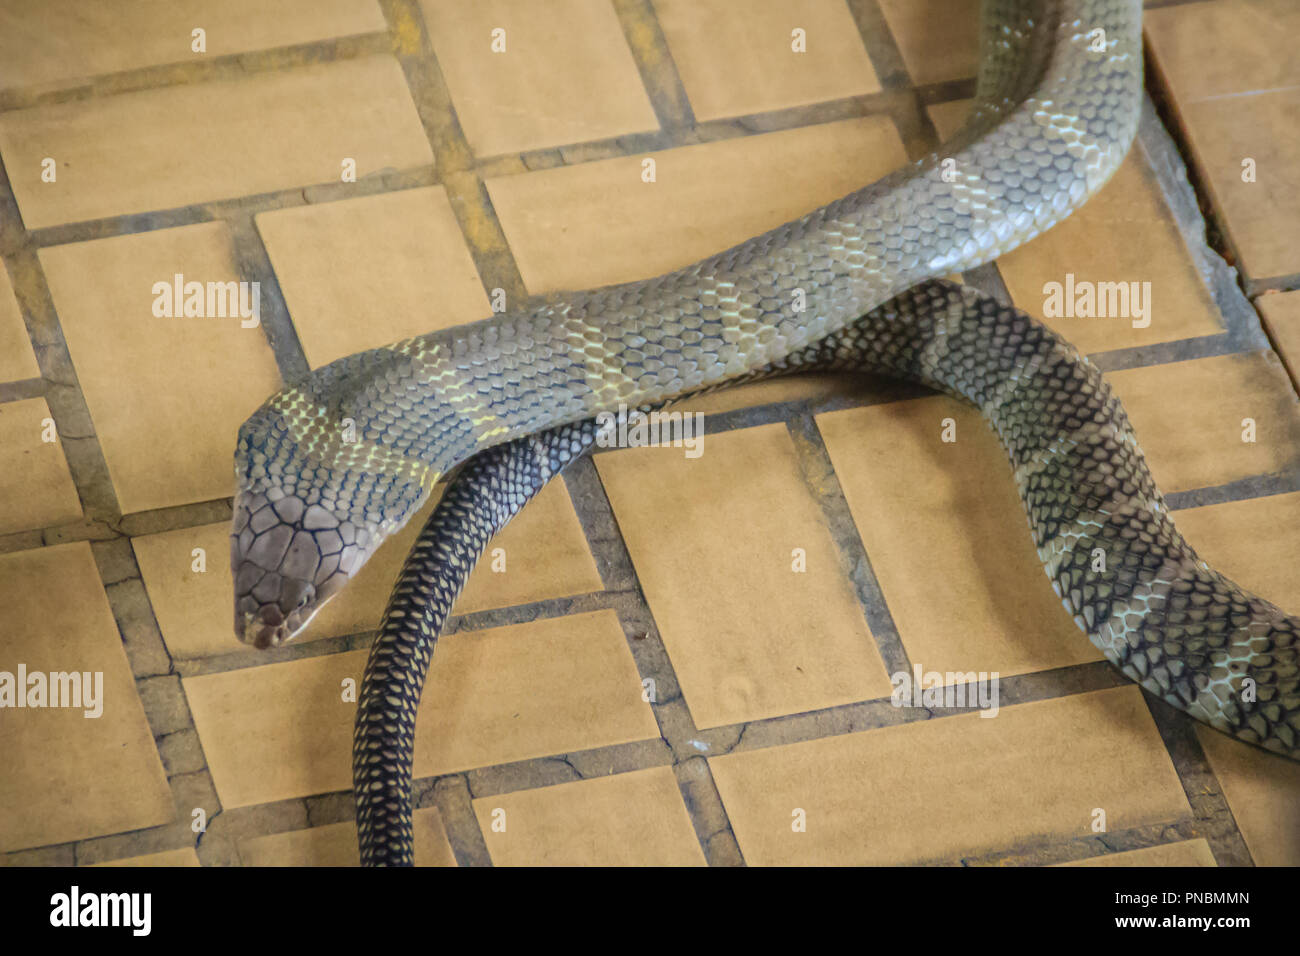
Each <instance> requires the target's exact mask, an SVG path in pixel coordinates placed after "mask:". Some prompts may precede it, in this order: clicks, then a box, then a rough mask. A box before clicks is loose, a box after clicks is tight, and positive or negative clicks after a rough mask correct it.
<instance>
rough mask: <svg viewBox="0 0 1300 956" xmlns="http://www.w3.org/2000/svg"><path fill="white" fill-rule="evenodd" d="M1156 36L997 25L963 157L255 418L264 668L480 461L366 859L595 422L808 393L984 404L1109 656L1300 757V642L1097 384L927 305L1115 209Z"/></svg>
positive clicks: (1115, 10)
mask: <svg viewBox="0 0 1300 956" xmlns="http://www.w3.org/2000/svg"><path fill="white" fill-rule="evenodd" d="M1140 24H1141V3H1140V0H985V3H984V11H983V21H982V27H981V63H980V75H979V82H978V87H977V94H976V102H975V106H974V108H973V111H972V115H971V119H970V120H969V121H968V122H967V124H966V125H965V127H963V129H962V130H961V131H960V132H959V133H958V134H957V135H956V136H955V137H954V138H953V140H952V141H950V142H949V143H948V144H946V145H945V148H944V150H943V151H942V152H940V153H935V154H933V155H931V156H929V157H927V158H925V159H923V160H921V161H919V162H917V163H915V164H912V165H910V166H908V167H906V168H904V169H902V170H899V171H898V172H896V173H894V174H892V175H891V176H888V177H886V178H885V179H883V180H881V181H880V182H878V183H875V184H873V185H871V186H868V187H865V188H864V189H861V190H858V191H857V192H854V193H851V194H850V195H848V196H845V197H844V198H842V199H840V200H837V201H835V202H833V203H830V204H828V205H827V206H824V207H822V208H820V209H817V210H814V211H813V212H811V213H809V214H808V215H806V216H804V217H802V218H801V219H798V220H795V221H793V222H790V223H787V224H786V225H784V226H781V227H779V228H777V229H774V230H772V231H770V232H768V233H765V234H764V235H761V236H758V237H755V238H754V239H751V240H749V241H747V242H745V243H742V244H740V245H739V246H736V247H734V248H732V249H730V250H727V251H725V252H723V253H721V254H718V255H715V256H712V257H710V258H708V259H705V260H703V261H702V262H699V263H696V264H694V265H692V266H689V267H687V268H685V269H681V270H678V271H676V272H673V273H669V274H667V275H664V276H661V277H658V278H655V279H651V280H647V281H643V282H635V283H628V284H623V285H617V286H610V287H606V288H604V289H599V290H595V291H592V292H588V293H580V294H577V295H574V296H571V297H569V298H567V299H565V300H564V301H548V302H546V303H544V304H542V305H540V306H537V307H534V308H531V309H527V310H523V311H519V312H514V313H505V314H503V315H500V316H497V317H494V318H493V319H490V320H485V321H484V322H481V323H475V324H472V325H469V326H460V327H457V328H453V329H448V330H442V331H439V332H434V333H430V334H428V335H424V336H419V337H417V338H413V339H408V340H405V341H403V342H398V343H395V344H393V345H391V346H388V347H385V348H380V349H373V350H370V351H367V352H362V353H359V354H357V355H353V356H349V357H347V358H344V359H340V360H338V361H336V362H334V363H331V364H330V365H327V366H325V367H324V368H321V369H318V370H316V371H314V372H312V373H311V374H310V375H309V376H308V377H306V378H305V379H303V380H302V381H299V382H297V383H294V384H292V385H290V386H289V387H287V388H285V389H284V390H282V391H281V392H279V393H277V394H276V395H274V396H272V397H271V399H269V400H268V401H267V402H266V403H265V404H264V405H263V406H262V407H261V408H260V409H258V410H257V411H256V412H255V413H254V414H253V416H252V417H251V418H250V419H249V420H248V421H247V422H246V423H245V424H244V426H243V427H242V428H241V430H240V434H239V440H238V445H237V449H236V475H237V478H238V481H239V489H238V493H237V495H236V500H235V515H234V523H233V526H232V569H233V572H234V577H235V592H236V598H235V629H236V632H237V634H238V635H239V636H240V637H241V638H242V639H243V640H245V641H247V642H249V643H252V644H255V645H257V646H261V647H267V646H274V645H277V644H280V643H282V642H283V641H285V640H288V639H289V638H291V637H292V636H293V635H294V634H296V633H297V632H299V631H300V630H301V629H302V628H303V627H304V626H305V625H306V624H307V622H308V621H309V620H310V618H311V616H312V615H313V614H315V612H316V611H317V610H318V609H319V607H320V605H321V604H322V603H323V602H324V601H326V600H328V599H329V598H330V597H332V596H333V595H334V594H335V593H337V591H338V590H339V588H340V587H342V586H343V585H344V584H345V583H346V582H347V581H348V580H349V579H350V578H351V577H352V576H353V575H354V574H355V573H356V570H357V569H358V568H359V567H360V566H361V565H362V564H363V563H364V561H365V560H366V559H367V558H368V557H369V556H370V555H371V554H372V553H373V552H374V550H375V548H376V547H377V546H378V544H379V543H380V542H381V541H382V540H383V539H384V538H386V537H387V536H389V535H391V534H392V533H393V532H394V531H396V530H397V529H398V528H400V527H401V526H402V525H403V524H404V523H405V522H406V521H407V520H408V519H409V518H410V516H411V515H412V514H413V513H414V512H415V511H416V510H417V509H418V508H419V507H420V505H421V504H422V503H423V502H424V501H425V500H426V499H427V496H428V494H429V493H430V491H431V489H432V488H433V487H434V485H435V483H436V482H437V481H438V480H439V478H441V477H442V476H443V475H445V474H446V473H447V472H448V471H449V470H450V469H452V468H453V467H455V466H456V465H457V464H459V463H461V462H464V461H466V460H467V459H470V458H472V457H473V456H475V455H478V456H479V459H478V460H476V461H471V462H470V464H469V465H468V466H467V470H466V471H465V472H464V473H463V475H462V476H461V477H459V478H458V479H457V480H456V481H455V482H453V485H452V488H451V489H449V491H448V494H447V496H446V498H445V499H444V502H443V503H442V505H441V506H440V508H439V509H438V510H437V511H436V512H435V515H434V517H433V518H432V519H431V521H430V525H429V527H428V528H426V533H425V534H424V535H422V537H421V540H420V543H419V544H418V545H417V547H416V549H415V551H414V552H413V553H412V556H411V558H410V559H409V560H408V565H407V568H406V570H405V572H404V574H403V577H402V580H401V582H399V585H398V587H397V589H396V591H395V593H394V596H393V601H392V603H391V605H390V608H389V611H388V614H387V615H386V617H385V623H384V626H383V629H382V631H381V636H380V638H379V641H378V642H377V644H376V648H375V651H374V653H372V656H371V661H370V665H369V667H368V673H367V677H368V685H371V686H373V687H383V688H387V689H389V690H394V691H395V692H393V693H388V694H384V695H381V696H380V697H374V696H372V697H370V698H368V699H365V698H363V701H362V705H361V707H360V709H359V713H358V720H357V738H356V744H355V747H354V755H355V760H356V763H355V776H356V781H355V782H356V785H357V796H358V822H359V827H360V828H361V832H362V840H363V846H366V845H368V846H369V852H368V857H367V860H368V862H399V863H401V862H405V863H409V862H410V859H409V785H410V776H409V775H410V766H409V750H410V746H409V743H410V739H411V738H410V735H412V734H413V730H414V712H415V706H416V704H417V703H418V700H419V691H420V688H421V686H422V684H423V679H424V672H425V670H426V669H427V663H428V654H429V653H431V651H432V644H433V640H434V638H436V634H437V631H438V629H439V628H440V627H441V623H442V620H443V619H445V615H446V612H447V610H448V609H449V607H450V602H451V600H452V599H454V596H455V593H456V592H457V591H458V589H459V586H460V584H461V583H463V580H464V576H465V575H467V574H468V570H469V568H470V567H472V564H473V561H474V559H475V558H476V557H477V555H478V553H479V552H480V551H481V549H482V547H483V545H484V544H486V541H487V538H488V537H490V535H491V533H493V532H494V530H495V529H496V528H498V527H500V525H501V524H504V522H505V521H506V520H508V519H509V517H510V515H512V514H513V513H515V511H517V510H518V508H519V507H522V505H523V503H524V501H526V500H527V498H528V497H529V496H530V495H531V494H533V493H535V491H536V490H537V489H538V488H540V487H541V486H542V485H543V484H544V483H545V482H546V480H548V479H549V478H550V477H551V476H552V475H553V474H554V473H556V471H558V469H559V468H560V467H562V466H563V464H564V463H565V462H566V461H567V460H571V459H572V458H573V457H574V456H575V455H577V454H580V453H581V451H582V450H583V449H584V448H585V447H586V445H585V444H584V443H586V444H589V443H590V436H591V428H592V426H591V425H590V424H589V423H588V420H589V419H591V418H592V417H593V416H594V415H595V414H596V413H597V412H600V411H603V410H609V409H613V408H615V407H617V406H618V405H620V404H621V405H627V406H638V405H652V404H660V403H663V402H665V401H668V400H671V399H673V398H677V397H680V396H682V395H686V394H691V393H696V392H698V391H700V390H704V389H710V388H713V387H717V386H719V385H722V384H725V383H728V382H731V381H734V380H740V379H745V378H752V377H755V376H757V375H761V374H776V373H780V372H784V371H793V370H797V369H800V368H805V367H826V368H846V369H854V370H870V371H877V372H883V373H885V374H890V375H895V376H899V377H903V378H907V379H910V380H913V381H919V382H922V383H924V384H927V385H931V386H933V387H936V388H940V389H943V390H947V391H949V392H952V393H954V394H957V395H960V396H962V397H964V398H966V399H968V400H969V401H972V402H974V403H975V404H976V405H978V406H979V408H980V409H981V410H982V411H983V413H984V415H985V416H986V417H987V418H988V419H989V420H990V422H991V423H992V424H993V427H994V428H995V430H996V431H997V433H998V435H999V437H1000V438H1001V440H1002V443H1003V445H1004V447H1005V448H1006V449H1007V451H1008V453H1009V454H1010V456H1011V459H1012V463H1013V466H1014V467H1015V475H1016V481H1017V485H1018V488H1019V490H1020V493H1021V497H1022V499H1023V501H1024V503H1025V506H1026V509H1027V512H1028V516H1029V523H1030V528H1031V531H1032V533H1033V535H1034V538H1035V542H1036V544H1037V546H1038V551H1039V556H1040V558H1041V560H1042V562H1043V565H1044V567H1045V569H1046V571H1047V573H1048V576H1049V577H1050V578H1051V579H1052V581H1053V585H1054V587H1056V589H1057V592H1058V594H1059V595H1060V597H1061V599H1062V602H1063V603H1064V605H1065V607H1066V609H1067V610H1068V611H1069V612H1070V613H1071V614H1072V615H1073V616H1074V618H1075V620H1076V622H1078V624H1079V626H1080V627H1081V628H1082V629H1083V630H1084V631H1085V632H1086V633H1087V634H1088V636H1089V638H1090V639H1091V640H1092V641H1093V643H1094V644H1096V645H1097V646H1098V647H1099V648H1100V649H1101V650H1102V651H1103V652H1104V653H1105V655H1106V656H1107V658H1108V659H1109V660H1111V661H1112V662H1113V663H1115V664H1116V665H1117V666H1118V667H1119V668H1120V669H1121V670H1122V671H1123V672H1124V673H1125V674H1126V675H1127V676H1129V677H1131V678H1132V679H1134V680H1136V681H1138V682H1139V683H1141V684H1142V685H1143V686H1144V687H1145V688H1146V689H1147V690H1149V691H1150V692H1152V693H1154V694H1157V695H1158V696H1160V697H1161V698H1163V699H1165V700H1167V701H1169V702H1170V703H1172V704H1173V705H1174V706H1177V707H1179V708H1180V709H1183V710H1185V711H1187V712H1188V713H1189V714H1191V715H1192V716H1194V717H1196V718H1197V719H1199V720H1202V721H1204V722H1206V723H1208V724H1210V725H1212V726H1215V727H1217V728H1219V729H1220V730H1223V731H1226V732H1228V733H1231V734H1234V735H1236V736H1238V737H1240V738H1242V739H1245V740H1248V741H1250V742H1252V743H1256V744H1260V745H1262V746H1264V747H1266V748H1268V749H1270V750H1274V751H1277V752H1280V753H1285V754H1287V755H1289V756H1291V757H1293V758H1296V757H1300V672H1298V669H1297V632H1298V630H1300V622H1297V620H1296V619H1295V618H1291V617H1288V616H1286V615H1285V614H1284V613H1283V612H1281V611H1280V610H1278V609H1277V608H1276V607H1274V606H1273V605H1271V604H1269V603H1267V602H1265V601H1263V600H1261V599H1259V598H1257V597H1255V596H1253V595H1250V594H1248V593H1247V592H1245V591H1244V590H1242V589H1241V588H1239V587H1237V586H1236V585H1234V584H1232V583H1231V582H1230V581H1228V580H1226V579H1225V578H1223V577H1222V576H1221V575H1219V574H1217V573H1216V572H1214V571H1213V570H1211V569H1210V568H1209V567H1208V566H1206V565H1205V563H1204V562H1202V561H1200V559H1199V558H1197V556H1196V555H1195V552H1193V551H1192V549H1191V548H1190V547H1189V546H1188V545H1187V544H1186V543H1185V542H1184V541H1183V539H1182V538H1181V537H1180V536H1179V535H1178V533H1177V531H1176V530H1175V529H1174V526H1173V523H1172V521H1171V520H1170V518H1169V516H1168V514H1167V510H1166V507H1165V505H1164V502H1163V499H1162V498H1161V496H1160V493H1159V491H1158V490H1157V489H1156V487H1155V485H1154V483H1153V482H1152V480H1151V478H1150V475H1149V473H1148V472H1147V469H1146V467H1145V464H1144V462H1143V460H1142V456H1141V452H1140V450H1139V448H1138V445H1137V441H1136V439H1135V438H1134V437H1133V433H1132V430H1131V428H1130V427H1129V425H1128V420H1127V418H1126V416H1125V415H1124V412H1123V409H1122V408H1121V407H1120V405H1119V403H1118V401H1117V400H1116V399H1115V398H1114V397H1113V396H1112V395H1111V393H1110V391H1109V389H1108V388H1107V387H1106V385H1105V383H1104V382H1103V381H1102V380H1101V378H1100V376H1099V374H1098V373H1097V372H1096V370H1095V369H1094V368H1093V367H1092V366H1091V365H1089V364H1088V363H1087V361H1086V360H1084V359H1083V358H1081V357H1080V356H1079V355H1078V353H1077V352H1075V351H1074V350H1073V349H1072V348H1071V347H1070V346H1069V345H1068V344H1066V343H1064V342H1063V341H1062V340H1060V339H1059V338H1058V337H1056V336H1055V335H1054V334H1053V333H1051V332H1050V331H1048V330H1046V329H1045V328H1043V327H1042V326H1040V325H1038V324H1036V323H1034V322H1033V320H1031V319H1029V318H1028V317H1026V316H1024V315H1023V314H1021V313H1017V312H1015V311H1013V310H1010V309H1006V308H1004V307H1001V306H999V305H998V304H997V303H996V302H993V301H992V300H988V299H985V298H983V297H981V296H980V295H979V294H978V293H975V292H972V291H970V290H959V289H957V288H956V287H953V286H951V285H950V284H947V283H943V282H937V281H926V280H931V279H933V278H934V277H936V276H939V275H943V274H946V273H949V272H957V271H964V270H967V269H970V268H972V267H974V266H977V265H980V264H983V263H985V262H988V261H990V260H992V259H994V258H996V257H997V256H998V255H1000V254H1002V253H1003V252H1006V251H1008V250H1009V249H1011V248H1014V247H1015V246H1017V245H1019V244H1020V243H1022V242H1024V241H1026V240H1027V239H1030V238H1032V237H1033V236H1035V235H1037V234H1038V233H1040V232H1041V231H1043V230H1044V229H1046V228H1048V227H1050V226H1051V225H1053V224H1055V223H1056V222H1058V221H1059V220H1061V219H1062V218H1064V217H1065V216H1067V215H1068V214H1069V213H1070V212H1071V211H1072V210H1073V209H1075V208H1076V207H1077V206H1079V205H1080V204H1081V203H1083V202H1084V201H1085V200H1086V199H1087V198H1088V197H1089V196H1090V195H1092V194H1093V193H1094V192H1095V191H1096V190H1097V189H1099V188H1100V187H1101V185H1103V184H1104V183H1105V182H1106V180H1107V179H1108V178H1109V176H1110V175H1111V174H1112V173H1113V172H1114V170H1115V169H1116V168H1117V166H1118V165H1119V163H1120V161H1121V160H1122V158H1123V156H1124V154H1125V152H1126V151H1127V149H1128V146H1129V144H1130V143H1131V141H1132V138H1133V135H1134V132H1135V130H1136V124H1137V117H1138V112H1139V103H1140V97H1141V88H1142V87H1141V84H1142V66H1141V32H1140ZM944 160H951V162H944ZM918 283H924V284H923V285H919V286H918ZM799 298H801V299H802V300H803V301H804V302H805V303H806V307H805V308H804V309H802V310H798V311H796V309H795V308H794V307H793V306H792V303H793V302H794V301H796V300H797V299H799ZM1098 548H1100V549H1102V551H1103V552H1104V553H1105V554H1106V561H1105V565H1104V567H1105V570H1103V571H1096V570H1093V567H1094V562H1093V560H1092V557H1093V552H1094V550H1095V549H1098ZM404 762H405V763H404ZM403 763H404V768H403ZM403 774H405V776H403ZM403 814H405V817H404V816H403ZM403 828H405V829H403ZM364 853H367V851H366V850H363V854H364Z"/></svg>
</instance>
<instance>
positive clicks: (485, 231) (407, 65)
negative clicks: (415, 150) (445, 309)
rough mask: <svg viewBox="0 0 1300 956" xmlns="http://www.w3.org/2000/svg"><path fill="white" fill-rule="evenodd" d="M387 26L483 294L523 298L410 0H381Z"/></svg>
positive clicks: (525, 294)
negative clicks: (395, 44) (495, 293)
mask: <svg viewBox="0 0 1300 956" xmlns="http://www.w3.org/2000/svg"><path fill="white" fill-rule="evenodd" d="M380 5H381V7H382V8H383V11H384V17H385V19H386V20H387V21H388V24H389V29H390V30H391V31H392V33H393V34H394V35H395V36H396V37H397V38H398V43H397V51H398V57H397V58H398V62H399V63H400V64H401V66H402V73H403V75H404V76H405V77H406V85H407V88H408V89H409V90H410V92H411V99H412V100H413V101H414V103H415V108H416V111H417V112H418V113H419V116H420V122H421V123H422V124H423V125H424V130H425V135H426V136H427V137H428V139H429V145H430V146H431V147H432V149H433V155H434V168H435V170H436V171H437V175H438V178H439V180H440V181H441V182H442V183H443V184H444V185H445V186H446V187H447V198H448V200H449V201H450V203H451V208H452V212H453V213H454V214H455V216H456V221H457V223H458V225H459V226H460V230H461V233H462V235H463V236H464V237H465V242H466V245H468V247H469V251H470V256H471V258H472V259H473V261H474V265H475V268H476V269H477V271H478V274H479V278H480V279H481V280H482V282H483V288H484V290H485V291H486V292H487V294H488V298H489V299H492V300H493V301H495V300H496V298H497V297H496V296H495V295H494V291H495V290H496V289H501V290H503V291H504V293H505V297H506V301H507V302H508V303H510V304H511V307H512V308H515V307H518V305H519V304H520V303H523V302H525V301H527V300H528V298H529V295H528V290H527V288H526V286H525V285H524V280H523V276H522V274H521V273H520V271H519V265H518V263H517V262H516V261H515V258H514V253H513V252H512V251H511V249H510V246H509V243H508V242H507V241H506V236H505V231H504V229H503V228H502V226H501V223H500V221H499V220H498V219H497V215H496V211H495V210H494V209H493V207H492V201H491V198H490V197H489V196H488V192H487V188H486V186H485V185H484V180H483V177H482V176H481V175H480V174H479V173H478V172H477V171H476V170H475V168H474V157H473V153H472V151H471V150H470V147H469V143H468V141H467V140H466V138H465V132H464V130H463V129H462V128H461V125H460V120H459V119H458V118H457V115H456V108H455V104H454V103H453V102H452V98H451V92H450V90H449V89H448V88H447V82H446V79H445V78H444V76H443V74H442V69H441V67H439V65H438V59H437V57H436V56H435V54H434V52H433V42H432V41H431V39H430V38H429V32H428V29H427V28H426V26H425V23H424V15H423V13H422V12H421V11H420V8H419V4H418V3H417V2H416V0H381V3H380Z"/></svg>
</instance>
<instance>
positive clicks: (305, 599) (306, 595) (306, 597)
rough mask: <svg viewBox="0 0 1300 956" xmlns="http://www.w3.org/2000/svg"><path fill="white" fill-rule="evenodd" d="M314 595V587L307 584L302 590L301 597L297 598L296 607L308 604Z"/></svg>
mask: <svg viewBox="0 0 1300 956" xmlns="http://www.w3.org/2000/svg"><path fill="white" fill-rule="evenodd" d="M315 596H316V589H315V588H314V587H312V586H311V585H308V586H307V589H306V590H305V591H303V592H302V597H300V598H298V607H299V608H304V607H306V606H307V605H308V604H310V603H311V601H312V598H314V597H315Z"/></svg>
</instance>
